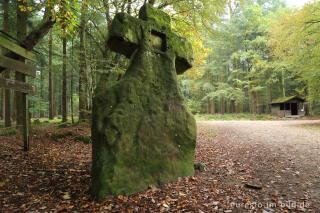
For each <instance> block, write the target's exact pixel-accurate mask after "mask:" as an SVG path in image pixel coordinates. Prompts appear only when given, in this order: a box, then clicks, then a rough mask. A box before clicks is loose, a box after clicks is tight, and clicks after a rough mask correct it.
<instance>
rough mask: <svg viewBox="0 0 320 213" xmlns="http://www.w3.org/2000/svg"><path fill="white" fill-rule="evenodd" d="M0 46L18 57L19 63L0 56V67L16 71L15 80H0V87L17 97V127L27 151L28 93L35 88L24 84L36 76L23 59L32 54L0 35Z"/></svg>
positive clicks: (28, 129)
mask: <svg viewBox="0 0 320 213" xmlns="http://www.w3.org/2000/svg"><path fill="white" fill-rule="evenodd" d="M0 46H2V47H5V48H7V49H9V50H11V51H13V52H15V53H17V54H19V55H20V57H19V61H18V60H14V59H12V58H8V57H5V56H0V67H1V68H9V69H14V70H15V71H16V80H11V79H5V78H0V87H3V88H6V89H14V90H15V91H17V92H16V96H17V103H16V104H17V108H18V109H20V110H19V111H20V113H19V114H17V116H19V121H20V123H18V125H19V124H20V125H22V126H23V128H22V134H23V142H24V146H23V148H24V151H29V147H30V145H29V144H30V141H29V131H30V124H29V106H28V95H27V94H28V93H34V92H35V87H33V86H31V85H29V84H27V83H26V80H27V75H30V76H33V77H35V76H36V72H35V71H36V69H35V68H34V67H32V66H30V65H27V64H25V58H28V59H34V58H35V57H34V54H33V53H31V52H29V51H27V50H25V49H24V48H22V47H20V46H19V45H18V44H15V43H14V42H12V41H10V40H8V39H7V38H5V37H3V36H1V35H0Z"/></svg>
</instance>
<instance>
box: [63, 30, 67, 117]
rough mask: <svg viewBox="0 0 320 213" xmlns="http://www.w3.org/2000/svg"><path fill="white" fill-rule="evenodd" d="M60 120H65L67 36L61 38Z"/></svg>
mask: <svg viewBox="0 0 320 213" xmlns="http://www.w3.org/2000/svg"><path fill="white" fill-rule="evenodd" d="M62 49H63V51H62V54H63V64H62V122H67V38H66V36H65V37H64V38H63V40H62Z"/></svg>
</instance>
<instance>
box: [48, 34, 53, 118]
mask: <svg viewBox="0 0 320 213" xmlns="http://www.w3.org/2000/svg"><path fill="white" fill-rule="evenodd" d="M53 117H54V113H53V81H52V30H50V34H49V120H52V119H53Z"/></svg>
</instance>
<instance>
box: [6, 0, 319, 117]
mask: <svg viewBox="0 0 320 213" xmlns="http://www.w3.org/2000/svg"><path fill="white" fill-rule="evenodd" d="M145 2H146V1H145V0H136V1H132V0H121V1H119V0H117V1H113V0H82V1H74V0H69V1H66V0H48V1H33V0H28V1H25V0H24V1H13V0H5V1H3V3H1V5H0V6H1V16H0V25H1V28H2V29H1V33H2V34H5V35H6V36H10V37H12V38H17V36H16V35H17V32H18V27H17V18H16V17H17V14H22V15H23V16H24V18H25V20H26V21H25V23H24V25H25V27H26V37H27V36H30V35H31V34H32V33H34V34H36V33H37V32H39V29H40V28H41V26H43V25H44V23H45V24H47V25H45V26H46V28H45V31H43V32H42V36H40V37H39V38H36V39H31V40H30V39H29V40H30V41H32V42H31V43H32V44H24V45H25V46H28V47H29V49H30V50H33V51H34V52H35V53H36V56H37V58H36V61H35V62H31V64H32V65H34V66H36V67H37V76H36V78H29V80H28V82H29V83H30V84H32V85H35V86H36V88H37V92H36V94H35V95H34V96H30V98H29V104H30V112H31V113H32V117H50V118H53V117H62V118H64V119H67V117H69V116H71V117H72V120H73V117H74V116H79V119H84V118H86V117H87V116H88V115H89V114H90V111H91V107H92V97H93V96H94V90H95V88H96V85H97V82H98V81H99V79H100V78H103V79H105V80H106V81H108V82H109V84H110V85H113V84H114V83H115V82H116V81H118V80H119V79H121V76H122V75H123V74H124V72H125V70H126V69H127V67H128V64H129V60H128V59H126V58H125V57H123V56H121V55H120V54H117V53H113V52H111V51H110V49H109V48H108V46H107V39H108V28H109V27H110V23H111V21H112V19H113V17H114V15H115V14H116V13H119V12H124V13H128V14H130V15H132V16H135V17H137V16H138V10H139V8H140V7H141V5H143V4H144V3H145ZM154 6H155V7H157V8H160V9H163V10H164V11H165V12H167V13H169V14H170V16H171V20H172V28H173V30H174V32H176V33H177V34H179V35H180V36H183V37H186V38H187V39H188V40H189V41H190V42H191V43H192V46H193V49H194V60H195V65H194V67H193V68H192V69H191V70H189V71H188V72H186V73H185V74H184V75H183V76H180V77H179V84H180V88H181V91H182V93H183V95H184V96H185V99H186V102H187V104H188V107H189V109H190V110H191V111H192V112H193V113H234V112H238V113H239V112H250V113H269V112H270V103H272V101H273V100H275V99H277V98H281V97H290V96H299V97H302V98H305V99H306V100H307V101H308V102H307V104H306V106H307V107H306V109H307V112H308V113H310V114H312V113H318V112H319V111H320V109H319V102H320V95H319V94H320V91H319V88H320V85H319V84H320V83H319V82H320V81H319V80H320V71H319V70H318V69H317V67H318V66H319V60H318V57H319V41H318V40H319V36H318V34H319V20H320V15H319V14H320V13H319V9H320V4H319V2H313V3H309V4H306V5H305V6H304V7H303V8H290V7H287V6H286V2H285V1H284V0H218V1H217V0H191V1H180V0H158V1H156V2H155V4H154ZM8 23H9V24H8ZM41 24H42V25H41ZM32 35H33V34H32ZM36 35H37V34H36ZM27 38H28V37H27ZM31 38H34V37H31ZM18 40H19V39H18ZM25 41H26V40H22V41H21V40H20V42H22V43H23V42H25ZM5 73H6V72H2V73H1V74H2V75H6V76H7V77H8V78H11V79H14V78H15V74H14V73H10V74H9V75H8V73H7V74H5ZM3 91H4V90H3ZM1 94H2V95H1V102H3V103H4V102H5V95H4V92H2V93H1ZM10 94H11V96H10V98H9V99H10V101H9V102H10V106H11V108H12V109H14V110H12V112H11V114H10V117H11V118H12V120H15V117H16V115H15V114H16V112H15V107H13V106H14V104H15V95H14V92H13V91H11V92H10ZM7 99H8V97H7ZM1 111H2V113H1V116H2V117H4V116H5V115H4V114H5V110H4V107H3V104H2V105H1Z"/></svg>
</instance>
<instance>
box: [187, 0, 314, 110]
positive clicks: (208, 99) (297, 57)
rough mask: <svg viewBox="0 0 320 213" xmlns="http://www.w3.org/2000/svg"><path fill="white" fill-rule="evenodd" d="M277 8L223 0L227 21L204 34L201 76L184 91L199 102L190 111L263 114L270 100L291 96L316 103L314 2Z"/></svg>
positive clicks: (272, 3) (275, 4)
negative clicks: (205, 52)
mask: <svg viewBox="0 0 320 213" xmlns="http://www.w3.org/2000/svg"><path fill="white" fill-rule="evenodd" d="M283 6H285V5H284V3H283V1H280V0H279V1H269V0H262V1H261V0H259V1H256V0H251V1H246V2H244V3H241V2H236V1H230V2H229V4H228V11H229V17H226V16H224V17H223V19H222V22H221V23H218V24H213V27H212V31H214V32H215V34H214V35H213V36H207V39H206V41H207V45H206V47H207V48H210V49H211V50H212V52H211V53H209V56H208V57H207V61H206V66H205V67H204V72H203V73H202V75H200V77H199V78H198V79H197V80H194V81H193V83H192V84H189V85H191V89H190V87H189V88H187V89H188V91H189V92H188V93H189V95H188V98H189V99H193V100H198V101H199V100H201V103H202V104H201V107H200V108H198V109H197V110H196V111H198V112H204V113H214V112H212V111H215V112H219V113H231V112H250V113H268V112H270V103H271V102H272V100H274V99H276V98H278V97H282V96H291V95H299V96H302V97H307V98H308V99H309V100H310V101H311V100H312V101H316V100H317V101H316V102H318V103H319V100H320V99H319V94H320V93H319V88H320V85H318V82H319V81H316V80H315V79H319V77H317V76H318V74H319V72H318V71H317V68H316V67H318V62H319V60H317V62H315V61H316V59H315V58H316V57H317V53H318V52H319V51H316V48H318V45H317V44H318V43H317V42H318V40H319V39H318V37H317V36H318V33H317V32H318V31H319V28H317V27H318V26H317V22H314V21H312V20H320V18H319V17H320V13H319V9H320V8H319V3H316V4H313V5H308V6H306V7H304V8H303V9H301V10H293V9H288V8H283ZM316 28H317V29H316ZM311 73H312V74H311ZM189 79H190V78H187V77H186V76H185V77H184V78H182V81H188V80H189ZM311 88H312V89H311ZM190 90H191V91H192V92H191V95H190ZM310 101H309V103H310ZM189 103H192V102H189ZM192 106H195V105H192ZM198 107H199V106H198ZM193 110H194V109H193Z"/></svg>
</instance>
